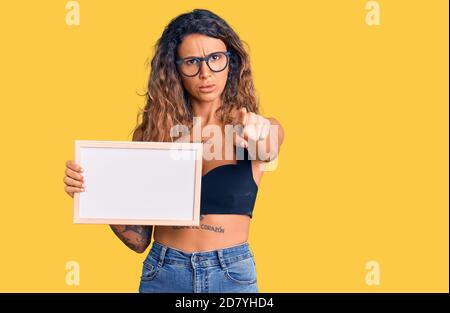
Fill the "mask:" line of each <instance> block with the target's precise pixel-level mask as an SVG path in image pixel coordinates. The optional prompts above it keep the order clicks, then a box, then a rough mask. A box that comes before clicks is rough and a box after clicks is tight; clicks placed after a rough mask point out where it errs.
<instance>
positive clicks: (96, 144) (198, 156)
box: [73, 140, 203, 226]
mask: <svg viewBox="0 0 450 313" xmlns="http://www.w3.org/2000/svg"><path fill="white" fill-rule="evenodd" d="M83 148H108V149H121V148H128V149H148V150H169V151H170V150H172V149H176V150H189V151H193V152H194V153H195V160H194V162H193V164H194V175H193V176H194V179H193V181H192V184H193V185H192V186H190V187H188V188H192V189H193V192H194V196H193V200H194V201H193V203H192V209H191V211H190V212H191V213H192V214H191V215H190V216H191V218H189V219H177V218H167V219H161V218H152V217H151V212H150V211H149V217H148V218H130V219H129V218H111V217H108V216H105V217H102V218H92V217H81V216H80V209H81V207H80V205H81V204H82V201H81V200H82V199H80V197H83V193H88V192H89V182H88V180H87V179H86V176H88V174H89V167H86V166H85V165H84V164H83V160H81V149H83ZM202 154H203V145H202V144H201V143H192V142H148V141H146V142H143V141H131V142H130V141H94V140H75V162H76V163H78V164H80V165H81V166H82V167H83V170H84V172H83V173H82V174H83V175H85V180H86V189H85V191H84V192H81V193H79V192H75V193H74V218H73V221H74V223H76V224H120V225H186V226H199V224H200V192H201V177H202V159H203V157H202ZM176 161H177V160H176V159H174V158H172V160H170V161H168V162H167V164H169V163H170V162H176ZM161 166H165V164H161ZM112 175H113V174H112ZM174 196H176V194H174ZM86 209H87V210H89V208H84V207H83V210H86Z"/></svg>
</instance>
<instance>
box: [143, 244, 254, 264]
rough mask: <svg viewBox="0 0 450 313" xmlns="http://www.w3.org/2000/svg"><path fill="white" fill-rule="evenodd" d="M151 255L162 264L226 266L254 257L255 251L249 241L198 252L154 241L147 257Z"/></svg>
mask: <svg viewBox="0 0 450 313" xmlns="http://www.w3.org/2000/svg"><path fill="white" fill-rule="evenodd" d="M150 256H151V257H153V258H154V259H155V260H157V261H158V264H159V265H160V266H162V264H163V263H170V264H178V265H184V266H188V267H190V266H193V267H209V266H216V265H219V264H220V265H221V266H222V268H226V266H227V265H229V264H231V263H233V262H236V261H239V260H243V259H246V258H250V257H253V252H252V251H251V248H250V244H249V243H248V242H247V241H246V242H244V243H241V244H238V245H235V246H231V247H226V248H221V249H216V250H210V251H198V252H185V251H182V250H179V249H176V248H172V247H169V246H166V245H164V244H162V243H160V242H157V241H154V242H153V245H152V247H151V249H150V252H149V253H148V256H147V258H148V257H150Z"/></svg>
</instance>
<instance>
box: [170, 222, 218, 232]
mask: <svg viewBox="0 0 450 313" xmlns="http://www.w3.org/2000/svg"><path fill="white" fill-rule="evenodd" d="M172 229H173V230H180V229H202V230H207V231H212V232H215V233H224V232H225V229H224V228H223V227H222V226H212V225H207V224H200V226H172Z"/></svg>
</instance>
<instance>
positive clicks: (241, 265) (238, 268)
mask: <svg viewBox="0 0 450 313" xmlns="http://www.w3.org/2000/svg"><path fill="white" fill-rule="evenodd" d="M225 277H226V278H227V279H228V280H230V281H232V282H235V283H238V284H245V285H250V284H254V283H256V280H257V279H256V267H255V262H254V261H253V257H249V258H246V259H243V260H239V261H236V262H233V263H231V264H230V265H228V266H227V269H226V271H225Z"/></svg>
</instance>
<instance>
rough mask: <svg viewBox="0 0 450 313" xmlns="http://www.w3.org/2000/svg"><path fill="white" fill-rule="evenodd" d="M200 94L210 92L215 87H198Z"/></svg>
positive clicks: (212, 85) (211, 85)
mask: <svg viewBox="0 0 450 313" xmlns="http://www.w3.org/2000/svg"><path fill="white" fill-rule="evenodd" d="M198 88H199V89H200V91H201V92H211V91H213V90H214V89H215V88H216V85H214V84H209V85H202V86H199V87H198Z"/></svg>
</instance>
